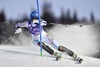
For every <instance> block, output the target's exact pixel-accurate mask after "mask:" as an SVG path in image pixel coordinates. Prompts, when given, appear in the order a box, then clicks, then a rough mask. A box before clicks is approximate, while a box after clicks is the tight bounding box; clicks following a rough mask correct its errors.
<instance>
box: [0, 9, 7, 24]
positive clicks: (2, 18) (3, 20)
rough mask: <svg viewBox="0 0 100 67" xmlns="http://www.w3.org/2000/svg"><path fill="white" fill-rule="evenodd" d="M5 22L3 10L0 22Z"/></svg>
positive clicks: (0, 13)
mask: <svg viewBox="0 0 100 67" xmlns="http://www.w3.org/2000/svg"><path fill="white" fill-rule="evenodd" d="M5 21H6V17H5V13H4V10H2V11H1V12H0V22H5Z"/></svg>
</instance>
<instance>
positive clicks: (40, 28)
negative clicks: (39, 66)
mask: <svg viewBox="0 0 100 67" xmlns="http://www.w3.org/2000/svg"><path fill="white" fill-rule="evenodd" d="M36 2H37V11H38V22H39V25H40V26H39V30H40V56H41V57H42V33H41V30H42V27H41V23H40V10H39V2H38V0H36Z"/></svg>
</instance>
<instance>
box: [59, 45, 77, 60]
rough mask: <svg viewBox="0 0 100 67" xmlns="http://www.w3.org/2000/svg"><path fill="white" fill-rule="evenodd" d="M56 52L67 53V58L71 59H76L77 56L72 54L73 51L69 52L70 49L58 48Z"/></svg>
mask: <svg viewBox="0 0 100 67" xmlns="http://www.w3.org/2000/svg"><path fill="white" fill-rule="evenodd" d="M58 50H59V51H61V52H65V53H67V54H68V55H69V56H71V57H73V58H74V59H75V58H76V57H77V55H76V54H74V52H73V51H71V50H70V49H68V48H66V47H64V46H59V48H58Z"/></svg>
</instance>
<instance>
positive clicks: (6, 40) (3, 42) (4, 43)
mask: <svg viewBox="0 0 100 67" xmlns="http://www.w3.org/2000/svg"><path fill="white" fill-rule="evenodd" d="M14 35H15V33H13V34H12V35H11V36H10V37H9V38H8V39H7V40H5V41H4V42H3V43H1V45H3V44H5V43H6V42H8V41H9V40H10V39H11V38H12V37H13V36H14Z"/></svg>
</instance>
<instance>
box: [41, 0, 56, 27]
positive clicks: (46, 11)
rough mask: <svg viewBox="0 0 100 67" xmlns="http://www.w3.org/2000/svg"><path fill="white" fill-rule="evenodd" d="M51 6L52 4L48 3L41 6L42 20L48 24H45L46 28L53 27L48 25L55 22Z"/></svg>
mask: <svg viewBox="0 0 100 67" xmlns="http://www.w3.org/2000/svg"><path fill="white" fill-rule="evenodd" d="M51 5H52V4H51V3H48V2H47V1H45V2H44V4H43V13H42V14H43V15H42V18H43V19H44V20H46V21H47V22H48V24H47V27H48V28H50V27H52V26H53V25H51V24H50V23H55V22H56V20H55V17H54V14H53V12H52V9H51Z"/></svg>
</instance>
